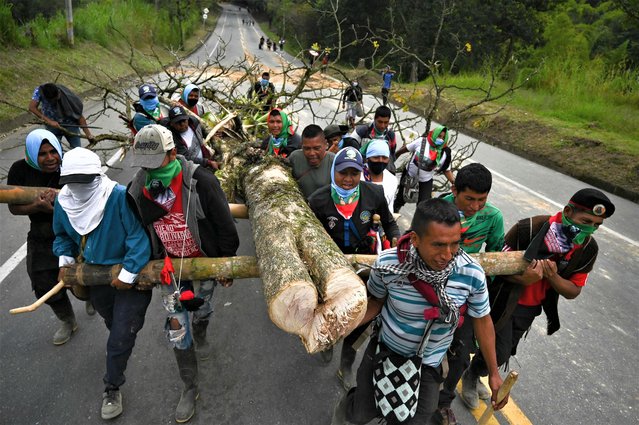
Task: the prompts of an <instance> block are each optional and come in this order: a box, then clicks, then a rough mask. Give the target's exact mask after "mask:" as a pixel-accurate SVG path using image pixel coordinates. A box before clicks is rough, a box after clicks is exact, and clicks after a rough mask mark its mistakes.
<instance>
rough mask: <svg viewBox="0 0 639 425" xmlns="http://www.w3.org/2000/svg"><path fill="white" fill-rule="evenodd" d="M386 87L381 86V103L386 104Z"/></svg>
mask: <svg viewBox="0 0 639 425" xmlns="http://www.w3.org/2000/svg"><path fill="white" fill-rule="evenodd" d="M388 91H389V90H388V89H385V88H384V87H382V105H384V106H386V104H387V103H388Z"/></svg>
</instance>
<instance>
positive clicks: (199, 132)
mask: <svg viewBox="0 0 639 425" xmlns="http://www.w3.org/2000/svg"><path fill="white" fill-rule="evenodd" d="M168 128H169V130H171V133H173V140H174V142H175V146H176V147H177V152H178V154H180V155H182V156H184V157H185V158H186V159H188V160H189V161H192V162H194V163H195V164H198V165H201V166H203V167H206V168H210V169H212V170H217V169H218V164H217V162H215V161H214V160H213V158H212V156H213V155H212V152H211V150H209V148H208V146H206V144H205V143H204V140H205V139H206V136H207V133H206V131H205V130H204V128H202V125H201V124H200V122H199V121H198V120H197V118H195V117H193V116H189V115H188V114H187V113H186V111H185V110H184V108H182V107H181V106H174V107H173V108H171V110H170V111H169V119H168Z"/></svg>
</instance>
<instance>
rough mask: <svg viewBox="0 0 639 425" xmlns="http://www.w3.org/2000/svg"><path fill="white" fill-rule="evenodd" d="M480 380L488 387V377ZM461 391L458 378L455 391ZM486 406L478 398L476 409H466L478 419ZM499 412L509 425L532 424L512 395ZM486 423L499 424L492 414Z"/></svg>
mask: <svg viewBox="0 0 639 425" xmlns="http://www.w3.org/2000/svg"><path fill="white" fill-rule="evenodd" d="M481 382H482V384H484V385H485V386H486V388H490V387H489V385H488V377H486V376H485V377H482V378H481ZM461 391H462V385H461V380H460V381H459V383H458V384H457V392H458V393H459V394H461ZM487 408H488V405H487V404H486V403H485V402H484V401H483V400H479V407H478V408H477V409H468V410H470V413H472V415H473V416H474V417H475V419H476V420H479V418H481V415H482V414H483V413H484V411H485V410H486V409H487ZM499 412H500V413H501V414H502V415H503V416H504V418H506V420H507V421H508V423H509V424H511V425H532V422H531V421H530V419H528V417H527V416H526V415H525V414H524V412H523V411H522V410H521V409H520V408H519V406H517V403H515V400H513V398H512V397H510V399H509V400H508V404H506V406H504V408H503V409H501V410H499ZM487 424H488V425H500V424H499V421H498V420H497V418H495V417H494V416H492V417H491V418H490V419H489V420H488V423H487Z"/></svg>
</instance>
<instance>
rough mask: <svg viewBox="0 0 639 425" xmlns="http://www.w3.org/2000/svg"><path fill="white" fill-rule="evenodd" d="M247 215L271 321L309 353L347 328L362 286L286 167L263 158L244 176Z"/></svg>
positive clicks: (357, 313)
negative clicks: (299, 340) (296, 337)
mask: <svg viewBox="0 0 639 425" xmlns="http://www.w3.org/2000/svg"><path fill="white" fill-rule="evenodd" d="M244 188H245V195H246V199H247V205H248V206H249V219H250V220H251V224H252V229H253V239H254V241H255V249H256V254H257V259H258V265H259V267H260V274H261V276H262V282H263V288H264V295H265V298H266V303H267V306H268V312H269V316H270V318H271V320H272V321H273V323H275V324H276V325H277V326H278V327H280V328H281V329H283V330H284V331H286V332H290V333H293V334H296V335H299V336H300V337H301V339H302V342H303V343H304V346H305V347H306V350H307V351H308V352H309V353H314V352H318V351H322V350H324V349H326V348H328V347H330V346H331V345H333V344H334V343H335V342H336V341H337V340H338V339H339V338H341V337H342V336H344V335H347V334H348V333H350V331H351V330H352V329H354V328H355V327H356V326H357V324H359V322H360V321H361V319H362V318H363V316H364V313H365V311H366V289H365V287H364V284H363V282H362V281H361V279H360V278H359V277H358V276H357V274H355V271H354V270H353V268H352V267H351V266H350V264H349V263H348V261H347V260H346V258H345V257H344V256H343V254H342V253H341V251H340V250H339V248H338V247H337V246H336V245H335V243H334V242H333V240H332V239H331V238H330V237H329V236H328V234H326V232H325V231H324V230H323V227H322V225H321V223H319V221H317V219H316V218H315V215H314V214H313V213H312V211H311V210H310V209H309V207H308V206H307V204H306V203H305V202H304V200H303V197H302V194H301V193H300V191H299V189H298V188H297V184H296V182H295V180H294V179H293V178H292V176H291V174H290V172H289V171H288V170H287V169H285V168H284V167H282V166H281V165H279V164H277V163H275V162H271V161H266V162H265V163H263V164H261V165H257V166H254V167H252V168H250V169H249V170H248V172H247V174H246V177H245V178H244Z"/></svg>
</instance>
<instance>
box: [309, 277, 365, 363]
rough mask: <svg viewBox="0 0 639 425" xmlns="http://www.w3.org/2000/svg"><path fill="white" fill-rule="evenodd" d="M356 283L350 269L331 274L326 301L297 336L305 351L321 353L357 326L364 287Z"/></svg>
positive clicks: (360, 317)
mask: <svg viewBox="0 0 639 425" xmlns="http://www.w3.org/2000/svg"><path fill="white" fill-rule="evenodd" d="M353 282H357V283H355V284H354V283H353ZM360 282H361V280H360V279H359V278H358V276H357V275H356V274H355V272H354V271H353V270H352V269H347V268H342V269H338V270H335V271H334V272H332V273H331V275H330V277H329V280H328V282H327V285H326V287H327V290H326V299H325V301H324V303H323V304H320V305H319V306H318V307H317V310H316V311H315V317H314V318H313V322H312V323H311V326H310V328H309V329H308V331H307V332H306V334H305V335H302V336H301V337H302V342H303V344H304V347H305V348H306V351H308V352H309V353H317V352H319V351H323V350H325V349H327V348H329V347H331V346H333V345H334V344H335V343H336V342H337V341H338V340H339V339H340V338H342V337H343V336H345V335H348V334H349V333H351V332H352V331H353V329H355V328H356V327H357V326H358V325H359V323H360V322H361V320H362V319H363V318H364V314H365V313H366V288H365V286H364V283H363V282H361V284H360Z"/></svg>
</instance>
